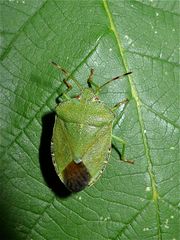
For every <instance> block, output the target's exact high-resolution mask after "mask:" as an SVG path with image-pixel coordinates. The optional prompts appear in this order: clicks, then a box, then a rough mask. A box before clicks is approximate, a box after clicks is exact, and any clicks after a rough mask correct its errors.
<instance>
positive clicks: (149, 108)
mask: <svg viewBox="0 0 180 240" xmlns="http://www.w3.org/2000/svg"><path fill="white" fill-rule="evenodd" d="M0 4H1V9H2V14H1V36H2V43H1V69H0V71H1V82H0V83H1V93H0V104H1V130H0V131H1V175H0V182H1V199H0V201H1V214H0V218H1V229H3V231H2V236H3V237H4V239H10V240H11V239H13V240H16V239H18V240H21V239H23V240H24V239H27V240H30V239H33V240H36V239H37V240H39V239H48V240H51V239H52V240H59V239H62V240H63V239H69V240H71V239H72V240H73V239H78V240H92V239H97V240H105V239H113V240H118V239H121V240H126V239H133V240H134V239H137V240H139V239H152V240H165V239H167V240H169V239H176V240H177V239H179V228H178V227H179V220H178V216H179V209H178V206H179V205H178V203H179V195H178V191H179V161H178V144H179V142H178V140H179V138H178V136H179V135H178V134H179V125H180V124H179V112H178V107H179V106H178V100H179V92H178V70H179V56H178V51H179V35H178V23H179V4H178V1H175V0H171V1H162V0H161V1H145V0H144V1H135V0H131V1H118V0H115V1H106V0H104V1H77V0H69V1H67V0H66V1H65V0H63V1H61V0H52V1H45V0H44V1H43V0H42V1H40V0H38V1H35V0H34V1H30V0H24V1H21V0H19V1H15V0H14V1H13V0H11V1H10V0H9V1H1V2H0ZM52 60H53V61H54V62H57V63H59V64H60V65H61V66H63V67H64V68H66V69H68V70H69V72H70V73H72V74H73V75H74V76H75V77H76V78H77V79H78V80H79V81H80V82H81V83H82V84H83V85H84V86H86V79H87V78H88V75H89V72H90V68H94V70H95V76H94V82H95V83H97V84H99V85H101V84H103V83H105V82H106V81H108V80H110V79H112V78H113V77H116V76H118V75H120V74H123V73H125V72H128V71H132V72H133V73H132V74H131V75H129V76H128V77H126V78H123V79H122V80H121V81H114V82H112V83H111V84H109V85H107V86H106V87H104V89H103V91H102V92H101V94H100V97H101V99H102V100H103V101H104V102H105V103H106V104H107V105H108V106H114V105H115V104H116V103H117V102H119V101H120V100H121V99H123V98H128V99H129V103H128V105H127V106H126V107H125V108H123V107H122V108H121V109H119V110H118V111H117V115H118V117H117V121H116V123H115V126H114V129H113V134H115V135H116V136H119V137H121V138H122V139H124V140H125V141H126V142H127V149H126V156H127V158H128V159H132V160H134V164H133V165H131V164H125V163H122V162H120V161H119V156H118V154H117V152H116V151H115V150H114V149H113V151H112V156H111V159H110V162H109V163H108V166H107V168H106V170H105V172H104V173H103V175H102V177H101V178H100V179H99V180H98V182H97V183H96V184H95V185H93V186H92V187H90V188H87V189H86V190H84V191H82V192H80V193H78V194H74V195H69V194H68V192H67V191H66V189H65V188H64V187H63V185H62V184H61V183H60V181H59V180H58V178H57V176H56V175H55V172H54V169H53V166H52V164H51V158H50V153H49V146H50V139H51V133H52V127H53V120H54V113H53V111H54V108H55V106H56V101H55V100H56V98H57V96H58V92H59V90H60V89H61V90H62V88H64V86H63V85H62V84H61V82H62V80H63V75H62V74H61V73H59V72H58V71H57V70H56V69H54V68H53V66H51V64H50V62H51V61H52ZM73 87H74V86H73ZM75 93H76V94H77V93H78V90H77V88H76V87H74V88H73V90H72V94H75ZM102 141H103V139H102ZM113 144H114V145H115V147H116V148H117V149H119V150H120V151H121V146H119V144H118V143H117V142H114V141H113Z"/></svg>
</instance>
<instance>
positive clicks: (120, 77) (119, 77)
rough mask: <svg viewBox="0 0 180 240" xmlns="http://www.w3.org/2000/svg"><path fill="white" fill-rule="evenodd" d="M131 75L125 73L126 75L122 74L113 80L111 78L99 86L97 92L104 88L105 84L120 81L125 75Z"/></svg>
mask: <svg viewBox="0 0 180 240" xmlns="http://www.w3.org/2000/svg"><path fill="white" fill-rule="evenodd" d="M131 73H132V72H127V73H124V74H123V75H120V76H117V77H115V78H112V79H111V80H109V81H107V82H105V83H104V84H103V85H101V86H100V87H99V89H98V90H101V89H102V88H103V87H104V86H106V85H107V84H109V83H111V82H113V81H116V80H119V79H122V78H123V77H125V76H127V75H129V74H131Z"/></svg>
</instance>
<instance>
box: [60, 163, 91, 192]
mask: <svg viewBox="0 0 180 240" xmlns="http://www.w3.org/2000/svg"><path fill="white" fill-rule="evenodd" d="M90 178H91V176H90V173H89V172H88V170H87V168H86V166H85V165H84V163H83V162H80V163H75V162H74V161H72V162H71V163H69V164H68V165H67V166H66V168H65V169H64V171H63V179H64V183H65V185H66V187H67V188H68V189H69V190H70V191H71V192H79V191H81V190H83V189H84V188H85V187H86V186H87V185H88V184H89V182H90Z"/></svg>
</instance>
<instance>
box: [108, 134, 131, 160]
mask: <svg viewBox="0 0 180 240" xmlns="http://www.w3.org/2000/svg"><path fill="white" fill-rule="evenodd" d="M112 138H114V140H116V141H117V142H119V143H120V144H122V152H121V160H122V161H124V162H127V163H132V164H133V163H134V161H132V160H127V159H126V158H125V149H126V142H125V141H124V140H122V139H121V138H119V137H117V136H115V135H112Z"/></svg>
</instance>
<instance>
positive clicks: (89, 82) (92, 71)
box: [87, 68, 99, 89]
mask: <svg viewBox="0 0 180 240" xmlns="http://www.w3.org/2000/svg"><path fill="white" fill-rule="evenodd" d="M93 75H94V69H93V68H91V71H90V75H89V77H88V79H87V84H88V87H90V88H92V85H93V86H94V87H95V88H96V89H98V88H99V86H98V85H97V84H95V83H94V82H93Z"/></svg>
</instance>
